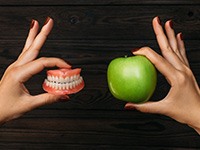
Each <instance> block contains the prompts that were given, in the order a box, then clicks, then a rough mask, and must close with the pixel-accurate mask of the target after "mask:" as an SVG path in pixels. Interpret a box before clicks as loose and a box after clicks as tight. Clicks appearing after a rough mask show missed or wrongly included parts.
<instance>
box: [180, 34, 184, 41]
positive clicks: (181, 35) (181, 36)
mask: <svg viewBox="0 0 200 150" xmlns="http://www.w3.org/2000/svg"><path fill="white" fill-rule="evenodd" d="M180 38H181V40H182V41H183V34H182V33H180Z"/></svg>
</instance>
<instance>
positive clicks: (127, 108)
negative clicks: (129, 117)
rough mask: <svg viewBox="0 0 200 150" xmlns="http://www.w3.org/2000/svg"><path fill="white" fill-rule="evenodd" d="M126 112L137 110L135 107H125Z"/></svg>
mask: <svg viewBox="0 0 200 150" xmlns="http://www.w3.org/2000/svg"><path fill="white" fill-rule="evenodd" d="M124 108H125V109H126V110H134V109H135V107H133V106H125V107H124Z"/></svg>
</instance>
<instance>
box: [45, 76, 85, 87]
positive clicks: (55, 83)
mask: <svg viewBox="0 0 200 150" xmlns="http://www.w3.org/2000/svg"><path fill="white" fill-rule="evenodd" d="M44 82H45V84H46V86H48V87H50V88H54V89H56V90H69V89H73V88H75V87H76V86H78V85H79V84H80V83H81V82H83V78H82V77H81V76H80V75H74V76H71V77H66V78H63V77H58V76H48V77H47V79H45V81H44Z"/></svg>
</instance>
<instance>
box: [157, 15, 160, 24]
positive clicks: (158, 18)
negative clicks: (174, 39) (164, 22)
mask: <svg viewBox="0 0 200 150" xmlns="http://www.w3.org/2000/svg"><path fill="white" fill-rule="evenodd" d="M157 22H158V23H159V24H160V25H161V21H160V17H158V16H157Z"/></svg>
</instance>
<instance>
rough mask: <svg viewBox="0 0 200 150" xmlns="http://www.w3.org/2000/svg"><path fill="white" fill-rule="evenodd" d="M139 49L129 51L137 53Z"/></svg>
mask: <svg viewBox="0 0 200 150" xmlns="http://www.w3.org/2000/svg"><path fill="white" fill-rule="evenodd" d="M139 49H140V48H135V49H132V50H131V52H132V53H133V52H136V51H138V50H139Z"/></svg>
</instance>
